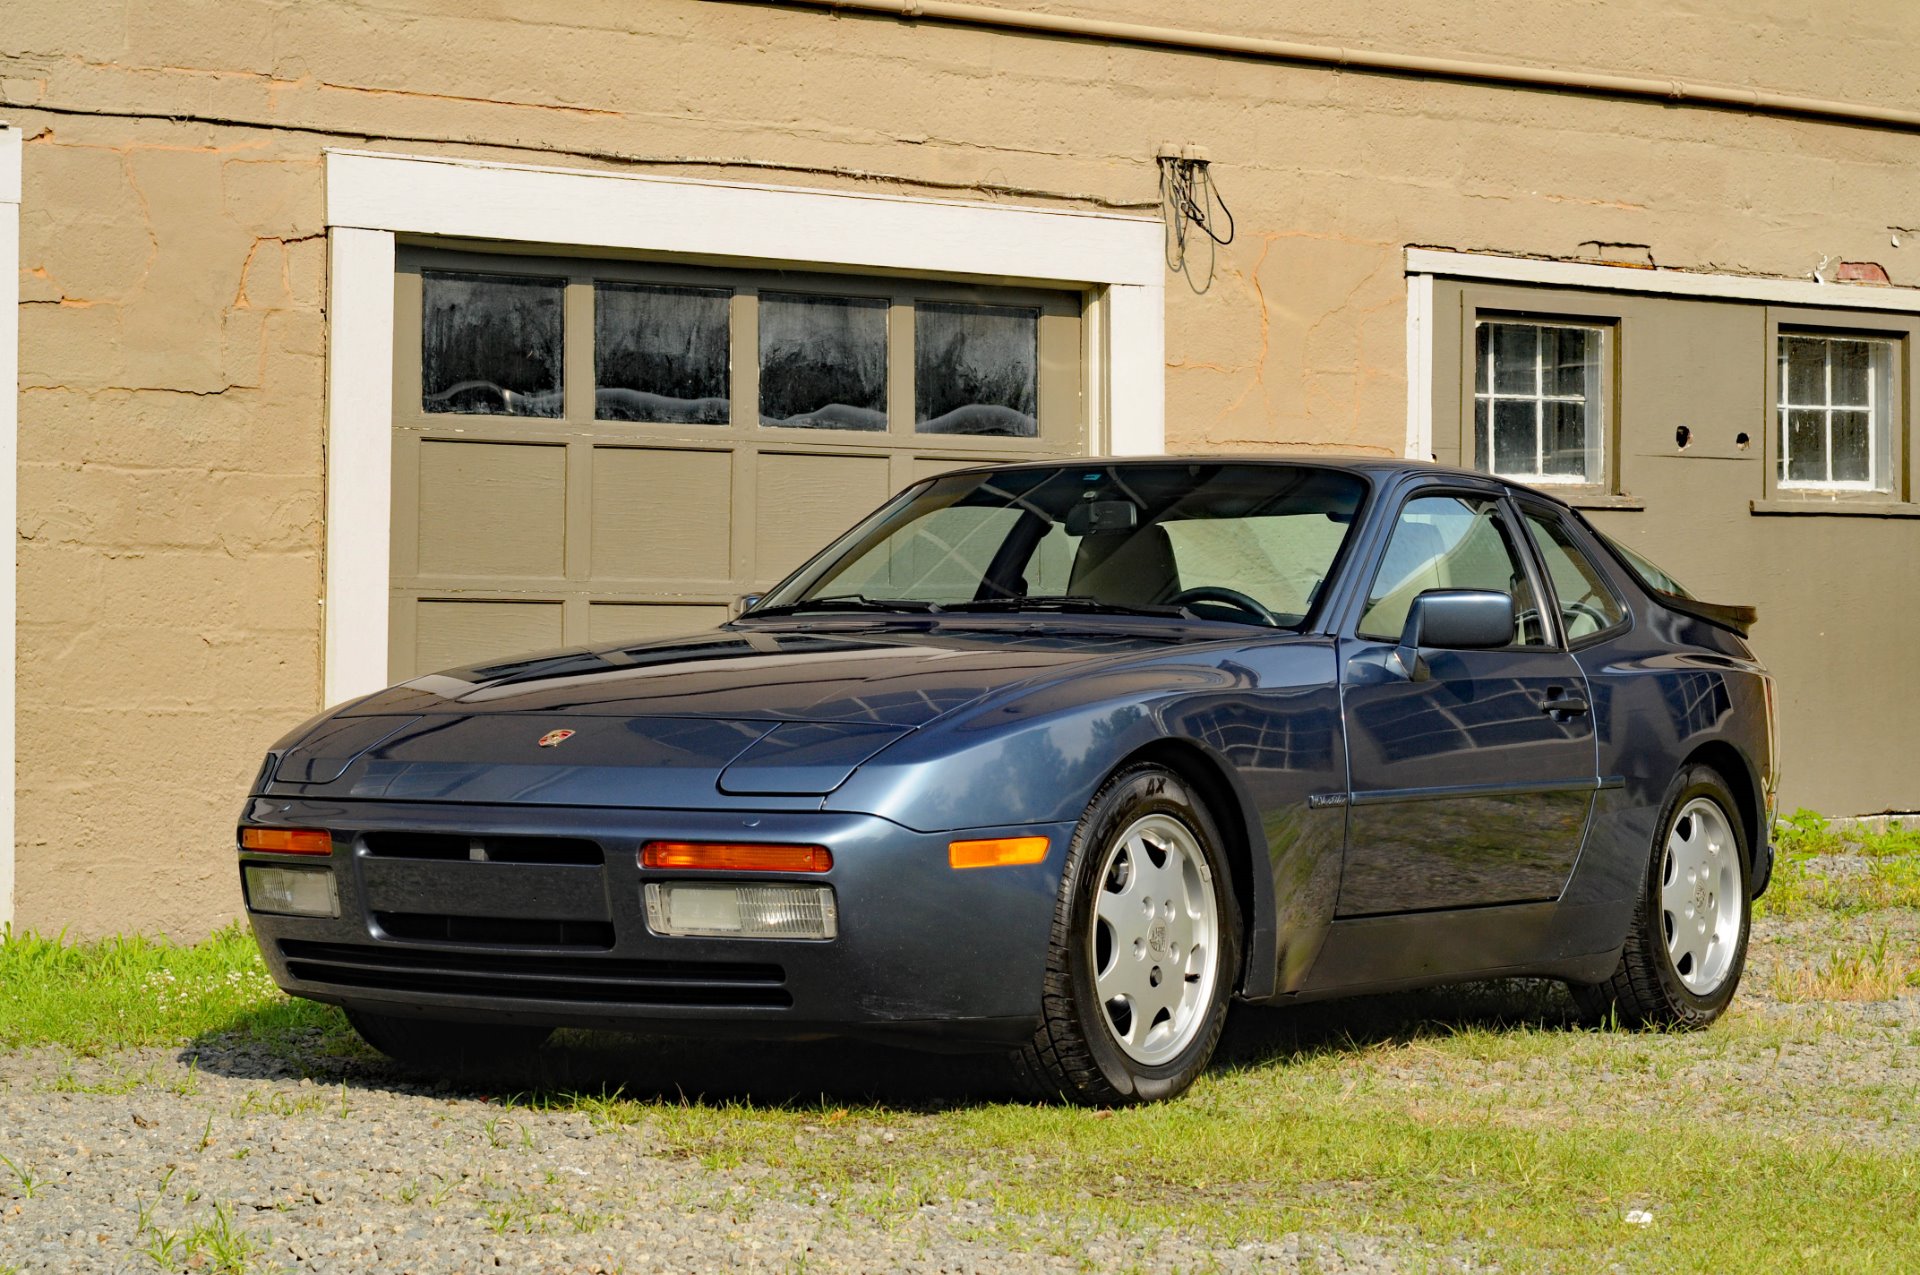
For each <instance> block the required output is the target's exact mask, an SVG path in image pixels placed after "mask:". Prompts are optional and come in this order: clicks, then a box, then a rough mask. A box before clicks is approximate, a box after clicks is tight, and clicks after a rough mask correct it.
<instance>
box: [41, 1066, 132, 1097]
mask: <svg viewBox="0 0 1920 1275" xmlns="http://www.w3.org/2000/svg"><path fill="white" fill-rule="evenodd" d="M159 1073H160V1065H159V1064H158V1063H149V1064H148V1065H147V1066H146V1067H145V1068H143V1069H141V1070H139V1071H128V1070H127V1069H126V1068H124V1067H122V1066H120V1065H119V1064H118V1063H115V1064H114V1066H113V1069H112V1071H111V1073H110V1074H108V1075H106V1076H104V1077H101V1078H100V1079H97V1080H82V1079H81V1078H80V1076H79V1074H78V1073H76V1072H75V1071H74V1069H73V1063H71V1062H68V1063H66V1064H65V1065H63V1066H62V1067H61V1068H60V1074H59V1075H58V1076H55V1077H54V1078H53V1083H52V1084H51V1085H48V1086H47V1088H49V1089H51V1090H52V1091H53V1092H54V1093H75V1094H92V1095H94V1096H96V1097H107V1098H112V1097H119V1096H121V1095H124V1094H130V1093H132V1092H133V1091H134V1090H136V1089H139V1088H140V1087H142V1086H143V1085H150V1084H152V1083H154V1081H155V1079H156V1078H157V1077H158V1076H159Z"/></svg>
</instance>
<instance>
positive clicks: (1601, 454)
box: [1473, 317, 1612, 487]
mask: <svg viewBox="0 0 1920 1275" xmlns="http://www.w3.org/2000/svg"><path fill="white" fill-rule="evenodd" d="M1489 326H1498V327H1512V328H1537V329H1544V328H1557V329H1562V330H1570V331H1576V332H1590V333H1592V334H1593V335H1594V337H1595V338H1596V339H1597V340H1598V341H1599V351H1598V353H1597V354H1596V355H1595V359H1594V363H1595V368H1596V372H1595V381H1596V384H1595V386H1594V392H1593V394H1592V395H1586V394H1579V395H1574V394H1548V393H1546V390H1545V387H1546V368H1545V366H1544V364H1543V363H1542V362H1541V355H1540V342H1539V341H1538V339H1537V338H1536V340H1535V342H1534V347H1533V384H1534V387H1535V392H1534V393H1532V394H1514V393H1511V392H1507V391H1502V390H1500V389H1498V388H1496V387H1497V385H1498V381H1497V380H1496V378H1495V376H1494V371H1495V369H1494V357H1493V349H1494V347H1493V342H1491V341H1489V342H1488V343H1487V357H1486V361H1485V365H1484V367H1482V366H1481V362H1480V360H1479V358H1478V357H1476V358H1475V360H1474V364H1475V369H1476V370H1475V375H1476V377H1477V376H1478V375H1479V373H1480V372H1481V371H1484V372H1485V374H1486V378H1487V392H1486V393H1484V394H1482V393H1481V392H1480V389H1479V385H1478V383H1477V380H1476V384H1475V386H1474V390H1473V399H1474V404H1475V406H1476V407H1477V406H1478V405H1479V404H1480V403H1481V402H1483V401H1484V402H1485V403H1486V404H1487V472H1488V473H1490V474H1497V475H1498V476H1500V477H1501V478H1511V479H1514V480H1516V481H1518V482H1523V483H1528V484H1530V485H1532V486H1535V487H1555V486H1557V487H1598V486H1602V485H1604V484H1605V483H1606V473H1607V460H1608V457H1607V423H1606V416H1607V383H1606V379H1607V378H1606V369H1607V368H1608V367H1610V366H1612V360H1611V359H1609V358H1608V357H1607V356H1608V350H1607V338H1608V336H1609V332H1608V329H1607V328H1606V327H1604V326H1602V325H1600V324H1597V323H1575V322H1572V321H1571V320H1563V319H1527V318H1520V317H1494V318H1486V317H1481V318H1477V319H1475V320H1474V324H1473V340H1474V345H1475V346H1476V348H1477V347H1478V345H1479V342H1480V329H1481V328H1484V327H1489ZM1501 402H1508V403H1516V402H1517V403H1531V404H1533V462H1534V464H1533V469H1532V470H1531V471H1530V472H1527V473H1507V472H1505V471H1502V470H1499V469H1495V468H1494V464H1493V435H1494V417H1495V411H1494V407H1495V405H1496V404H1498V403H1501ZM1548 403H1579V404H1581V405H1583V406H1586V407H1587V418H1588V419H1587V422H1586V425H1587V428H1588V430H1589V431H1590V433H1589V441H1588V444H1587V447H1586V449H1585V450H1586V456H1587V461H1586V468H1587V472H1585V473H1580V474H1548V473H1543V472H1542V471H1541V463H1542V462H1543V461H1545V459H1546V446H1547V443H1546V437H1547V435H1546V428H1547V424H1546V405H1547V404H1548ZM1473 446H1474V448H1475V450H1476V452H1477V451H1478V448H1479V439H1478V438H1475V439H1474V440H1473Z"/></svg>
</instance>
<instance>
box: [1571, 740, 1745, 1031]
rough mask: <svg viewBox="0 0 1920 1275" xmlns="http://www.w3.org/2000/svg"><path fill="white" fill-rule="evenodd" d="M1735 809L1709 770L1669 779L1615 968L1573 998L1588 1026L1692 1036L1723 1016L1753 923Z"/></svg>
mask: <svg viewBox="0 0 1920 1275" xmlns="http://www.w3.org/2000/svg"><path fill="white" fill-rule="evenodd" d="M1736 809H1737V807H1736V805H1735V803H1734V799H1733V794H1732V793H1731V792H1729V791H1728V790H1727V785H1726V781H1725V780H1723V779H1722V778H1721V777H1720V775H1719V773H1718V772H1717V771H1714V770H1712V769H1711V768H1709V767H1706V766H1690V767H1688V768H1687V769H1685V770H1683V771H1682V772H1681V773H1680V775H1679V776H1678V777H1677V778H1676V779H1675V780H1674V784H1673V787H1672V788H1671V789H1669V790H1668V796H1667V802H1666V805H1665V806H1664V807H1663V808H1662V810H1661V819H1660V823H1659V825H1658V828H1659V831H1658V832H1657V834H1656V835H1655V837H1654V842H1653V847H1652V854H1651V855H1650V856H1649V862H1648V865H1647V876H1646V880H1645V881H1644V882H1643V883H1642V888H1641V891H1640V899H1639V903H1638V905H1637V906H1636V907H1635V909H1634V916H1633V925H1632V928H1631V929H1630V930H1629V931H1628V933H1627V942H1626V947H1625V948H1624V949H1623V950H1622V951H1621V953H1620V964H1619V966H1618V968H1616V969H1615V970H1614V973H1613V977H1611V978H1610V979H1608V980H1607V981H1606V982H1604V983H1598V984H1592V985H1581V986H1576V987H1575V988H1574V989H1573V992H1574V997H1575V999H1576V1000H1577V1001H1578V1003H1579V1005H1580V1008H1581V1009H1582V1010H1583V1011H1584V1012H1585V1013H1586V1014H1588V1015H1589V1016H1590V1017H1594V1018H1598V1019H1611V1018H1617V1019H1618V1020H1619V1021H1620V1022H1622V1023H1625V1024H1629V1025H1634V1026H1650V1027H1689V1028H1691V1027H1705V1026H1706V1025H1707V1024H1709V1023H1711V1022H1712V1021H1713V1020H1714V1019H1716V1018H1718V1017H1720V1015H1721V1013H1722V1012H1723V1011H1725V1009H1726V1007H1727V1004H1728V1002H1730V1001H1731V1000H1732V999H1733V993H1734V990H1735V988H1737V987H1738V986H1739V983H1740V974H1741V972H1742V970H1743V969H1745V967H1746V961H1747V933H1748V930H1749V927H1750V925H1751V923H1752V900H1751V899H1750V898H1749V897H1748V890H1747V864H1748V862H1749V854H1748V850H1747V845H1746V838H1745V836H1744V835H1743V833H1742V831H1741V827H1740V820H1739V817H1738V816H1737V815H1736V814H1735V813H1734V811H1735V810H1736Z"/></svg>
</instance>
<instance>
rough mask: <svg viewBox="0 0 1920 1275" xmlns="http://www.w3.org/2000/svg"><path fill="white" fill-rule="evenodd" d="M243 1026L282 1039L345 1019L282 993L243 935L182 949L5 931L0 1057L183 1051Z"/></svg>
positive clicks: (233, 930)
mask: <svg viewBox="0 0 1920 1275" xmlns="http://www.w3.org/2000/svg"><path fill="white" fill-rule="evenodd" d="M236 1020H243V1021H245V1022H246V1023H247V1024H248V1030H249V1031H250V1032H253V1033H255V1034H258V1035H260V1036H262V1037H263V1038H268V1039H275V1038H286V1037H289V1036H292V1035H295V1034H299V1033H303V1032H310V1031H312V1030H315V1029H320V1030H325V1029H327V1028H328V1027H330V1026H331V1025H332V1024H333V1023H334V1022H335V1021H336V1020H337V1015H333V1014H330V1013H329V1012H327V1011H326V1010H324V1009H322V1008H321V1007H320V1006H317V1005H314V1004H312V1003H311V1002H308V1001H297V1000H293V999H292V998H290V997H288V996H286V995H285V994H284V993H282V992H281V991H280V989H279V988H277V987H275V986H274V985H273V980H272V979H271V978H269V977H268V975H267V969H266V966H265V965H264V964H263V963H262V962H261V960H260V953H259V950H258V949H257V948H256V947H255V946H254V941H253V936H252V935H251V934H250V933H248V932H247V930H246V929H245V927H243V926H239V925H235V926H230V927H228V928H226V929H224V930H221V931H219V932H218V933H216V934H214V935H213V936H212V937H210V938H208V939H206V940H205V941H203V942H200V943H194V944H179V945H176V944H172V943H167V942H164V941H156V940H152V939H145V938H140V937H137V936H136V937H131V938H112V939H106V940H103V941H101V942H96V943H72V944H69V943H65V942H62V941H60V940H59V939H48V938H41V937H39V936H38V935H35V934H16V933H14V932H13V931H12V930H11V929H10V928H9V929H6V930H4V931H0V1048H6V1049H18V1048H21V1047H22V1046H27V1045H44V1044H57V1045H64V1046H66V1047H67V1048H68V1049H70V1050H72V1051H74V1052H75V1053H79V1054H88V1055H91V1054H99V1053H104V1052H108V1051H111V1050H117V1049H125V1048H131V1047H135V1046H141V1045H170V1044H178V1043H181V1042H183V1041H187V1040H190V1039H192V1038H193V1037H195V1036H199V1035H202V1034H203V1033H206V1032H210V1031H215V1030H220V1029H223V1028H226V1027H228V1026H230V1025H231V1024H233V1023H234V1022H235V1021H236Z"/></svg>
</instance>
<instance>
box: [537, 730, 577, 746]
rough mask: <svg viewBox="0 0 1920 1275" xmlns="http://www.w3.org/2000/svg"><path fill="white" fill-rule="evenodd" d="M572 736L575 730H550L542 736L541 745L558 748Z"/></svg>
mask: <svg viewBox="0 0 1920 1275" xmlns="http://www.w3.org/2000/svg"><path fill="white" fill-rule="evenodd" d="M572 738H573V732H572V731H570V730H550V731H548V732H547V733H546V734H544V735H542V736H541V737H540V743H539V747H541V748H558V747H559V746H560V745H561V744H564V743H566V742H567V741H568V740H570V739H572Z"/></svg>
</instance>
